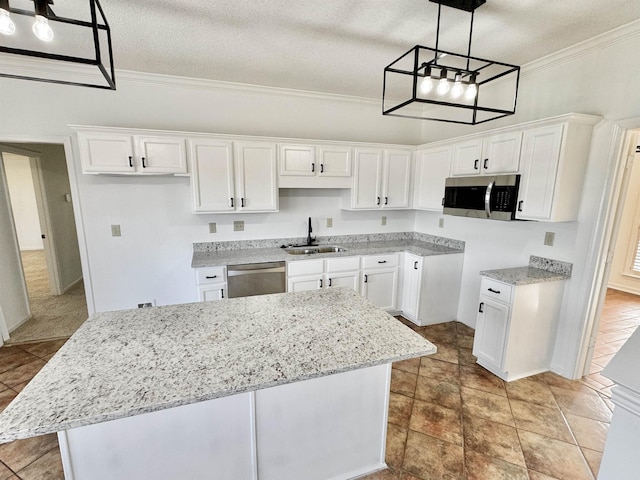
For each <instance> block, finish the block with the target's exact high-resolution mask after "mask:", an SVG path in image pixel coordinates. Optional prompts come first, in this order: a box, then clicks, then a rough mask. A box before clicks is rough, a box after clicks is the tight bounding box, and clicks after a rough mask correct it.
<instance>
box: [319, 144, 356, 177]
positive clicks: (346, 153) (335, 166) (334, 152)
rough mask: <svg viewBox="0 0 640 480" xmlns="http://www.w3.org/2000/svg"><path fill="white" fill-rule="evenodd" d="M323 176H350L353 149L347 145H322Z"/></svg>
mask: <svg viewBox="0 0 640 480" xmlns="http://www.w3.org/2000/svg"><path fill="white" fill-rule="evenodd" d="M319 157H320V158H319V161H318V163H320V171H319V172H318V175H319V176H321V177H350V176H351V149H350V148H346V147H320V149H319Z"/></svg>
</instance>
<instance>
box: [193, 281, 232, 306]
mask: <svg viewBox="0 0 640 480" xmlns="http://www.w3.org/2000/svg"><path fill="white" fill-rule="evenodd" d="M226 290H227V284H226V283H222V284H220V283H219V284H216V285H206V286H202V287H199V288H198V291H199V293H200V301H201V302H211V301H214V300H222V299H223V298H226V295H227V292H226Z"/></svg>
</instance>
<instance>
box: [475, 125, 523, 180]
mask: <svg viewBox="0 0 640 480" xmlns="http://www.w3.org/2000/svg"><path fill="white" fill-rule="evenodd" d="M521 143H522V132H513V133H506V134H504V135H495V136H492V137H488V138H485V139H484V142H483V144H482V173H491V174H493V173H517V172H518V167H519V165H520V145H521Z"/></svg>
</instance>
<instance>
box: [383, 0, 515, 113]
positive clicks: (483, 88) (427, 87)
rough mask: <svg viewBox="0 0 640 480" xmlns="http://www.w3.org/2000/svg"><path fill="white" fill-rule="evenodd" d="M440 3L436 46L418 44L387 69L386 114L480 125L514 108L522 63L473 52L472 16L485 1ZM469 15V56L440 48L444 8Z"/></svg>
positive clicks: (513, 111)
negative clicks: (441, 19)
mask: <svg viewBox="0 0 640 480" xmlns="http://www.w3.org/2000/svg"><path fill="white" fill-rule="evenodd" d="M429 1H430V2H433V3H437V4H438V24H437V30H436V44H435V48H430V47H424V46H421V45H416V46H415V47H413V48H412V49H411V50H409V51H408V52H406V53H405V54H404V55H402V56H401V57H399V58H398V59H397V60H395V61H394V62H392V63H391V64H390V65H388V66H387V67H386V68H385V69H384V83H383V89H382V114H383V115H390V116H397V117H406V118H416V119H422V120H435V121H441V122H450V123H462V124H468V125H476V124H478V123H484V122H488V121H490V120H495V119H497V118H502V117H505V116H507V115H513V114H514V113H515V111H516V100H517V98H518V82H519V80H520V67H518V66H516V65H509V64H506V63H502V62H497V61H495V60H486V59H483V58H477V57H472V56H471V36H472V34H473V16H474V12H475V10H476V8H478V7H479V6H481V5H483V4H484V3H485V1H486V0H429ZM443 5H444V6H446V7H451V8H455V9H458V10H464V11H466V12H469V13H470V14H471V26H470V28H469V48H468V50H467V53H466V55H464V54H459V53H454V52H450V51H446V50H442V49H441V48H440V42H439V41H440V17H441V10H442V6H443Z"/></svg>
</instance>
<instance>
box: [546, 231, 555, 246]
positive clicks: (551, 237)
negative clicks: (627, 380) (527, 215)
mask: <svg viewBox="0 0 640 480" xmlns="http://www.w3.org/2000/svg"><path fill="white" fill-rule="evenodd" d="M555 239H556V234H555V233H554V232H545V234H544V244H545V245H549V246H550V247H551V246H553V242H554V240H555Z"/></svg>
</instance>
